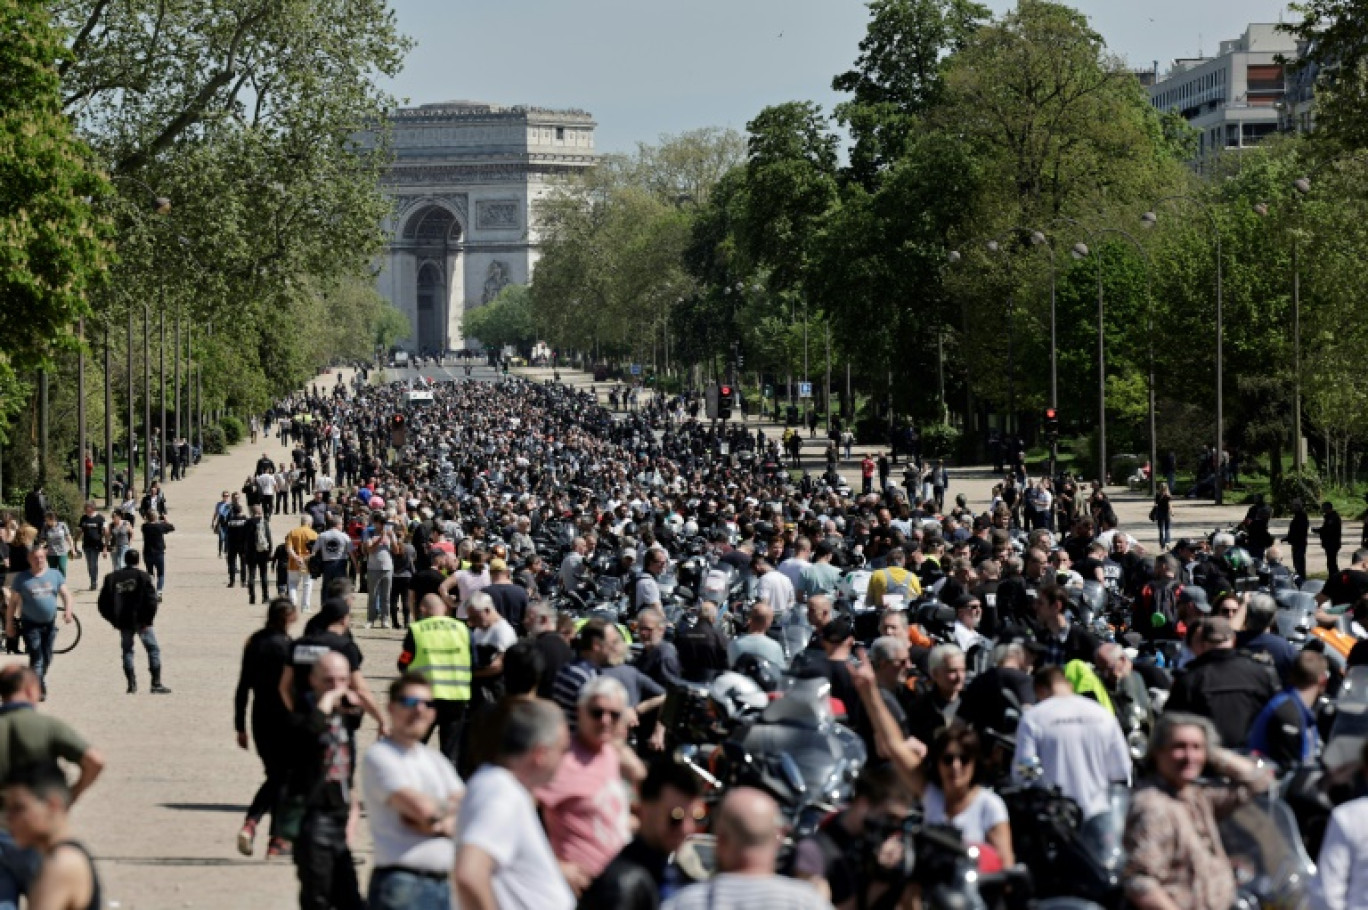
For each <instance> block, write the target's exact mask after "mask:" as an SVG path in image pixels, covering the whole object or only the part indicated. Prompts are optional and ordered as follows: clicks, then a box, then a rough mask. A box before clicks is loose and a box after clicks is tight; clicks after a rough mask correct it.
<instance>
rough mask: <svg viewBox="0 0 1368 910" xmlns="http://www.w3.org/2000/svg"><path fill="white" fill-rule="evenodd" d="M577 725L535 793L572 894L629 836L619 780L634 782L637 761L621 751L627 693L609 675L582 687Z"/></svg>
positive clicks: (638, 775)
mask: <svg viewBox="0 0 1368 910" xmlns="http://www.w3.org/2000/svg"><path fill="white" fill-rule="evenodd" d="M578 708H579V723H578V724H576V726H575V733H574V736H573V737H572V738H571V742H570V748H569V750H568V751H567V752H566V753H565V756H564V758H562V759H561V762H560V767H559V768H557V769H556V776H555V777H554V778H553V779H552V780H551V781H550V782H549V783H547V784H545V785H544V786H541V787H538V788H537V789H536V791H534V792H535V794H536V797H537V802H538V803H539V804H540V805H541V807H542V819H543V821H544V822H545V823H546V835H547V838H548V839H549V840H550V841H551V849H552V850H553V851H554V852H555V854H556V859H557V860H559V861H560V865H561V870H562V871H563V872H564V873H565V878H566V881H567V882H569V883H570V887H571V888H573V889H574V891H575V893H576V894H581V893H583V891H584V889H585V888H586V887H588V885H589V883H590V882H591V881H593V880H594V879H595V878H597V877H598V875H599V874H600V873H602V872H603V870H604V868H605V867H606V866H607V865H608V863H609V862H610V861H611V860H612V859H613V857H614V856H616V855H617V852H618V851H619V850H621V849H622V847H623V846H624V845H625V844H626V843H627V839H628V838H629V837H630V836H631V832H630V828H629V827H628V825H629V820H630V819H629V812H628V809H629V802H630V797H629V796H628V791H627V788H626V786H625V784H624V782H623V777H624V776H630V777H631V778H632V779H634V780H640V779H641V777H642V776H643V774H644V771H640V773H637V772H638V771H639V770H640V769H641V761H640V759H638V758H637V757H636V756H635V755H634V754H633V753H632V752H631V750H630V749H628V748H627V747H626V738H627V726H626V724H625V723H624V718H625V716H626V714H627V690H626V689H625V688H624V687H623V685H622V683H620V682H618V681H617V680H616V679H614V678H613V677H611V676H596V677H594V678H593V679H591V680H589V682H587V683H585V684H584V687H583V688H582V689H580V692H579V698H578Z"/></svg>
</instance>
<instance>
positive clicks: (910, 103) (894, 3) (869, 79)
mask: <svg viewBox="0 0 1368 910" xmlns="http://www.w3.org/2000/svg"><path fill="white" fill-rule="evenodd" d="M869 11H870V22H869V26H868V28H867V29H866V32H865V37H864V39H863V40H861V41H860V54H859V56H858V57H857V58H856V60H855V68H854V69H852V70H850V71H849V72H846V73H842V74H841V75H839V76H837V77H836V78H835V79H833V80H832V83H831V87H832V88H833V89H834V90H836V91H838V92H845V93H848V94H850V95H851V99H850V100H849V101H845V102H842V103H841V104H839V105H837V107H836V119H837V121H839V122H840V123H842V124H844V125H845V126H846V127H847V128H848V129H849V130H850V135H851V139H852V140H853V141H852V146H851V150H850V168H849V175H850V177H851V178H852V179H854V180H856V181H858V182H860V183H862V184H863V185H864V186H865V188H866V189H870V190H873V188H874V183H875V181H876V179H877V177H878V175H879V174H881V173H883V172H884V171H885V170H887V169H888V168H889V167H890V166H891V165H892V164H893V163H894V162H895V161H897V160H898V158H899V157H900V156H901V155H902V154H903V152H904V151H905V147H906V145H907V142H908V140H909V138H910V137H912V136H913V135H914V133H915V131H916V129H917V127H918V126H919V125H920V123H921V120H922V117H923V115H924V114H925V113H926V112H927V111H928V110H930V109H931V108H932V107H933V106H934V105H936V104H939V103H940V102H941V100H942V98H943V95H944V89H945V64H946V61H947V60H948V59H949V58H950V56H951V55H953V54H955V53H956V52H958V51H959V50H960V49H961V48H962V47H963V46H964V43H965V41H967V40H968V38H969V36H970V35H972V34H973V33H974V31H975V30H976V29H977V28H978V27H979V26H980V25H981V24H982V23H983V21H984V20H986V19H988V17H989V15H990V14H989V10H988V8H987V7H985V6H983V5H982V4H979V3H972V2H968V0H872V2H870V3H869Z"/></svg>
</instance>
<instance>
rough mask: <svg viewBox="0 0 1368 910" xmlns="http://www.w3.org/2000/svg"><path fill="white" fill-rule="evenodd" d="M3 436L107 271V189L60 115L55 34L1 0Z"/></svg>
mask: <svg viewBox="0 0 1368 910" xmlns="http://www.w3.org/2000/svg"><path fill="white" fill-rule="evenodd" d="M0 32H3V34H4V35H6V40H5V42H4V43H3V46H0V72H3V73H4V74H5V76H4V78H3V79H0V300H3V305H2V306H0V337H3V338H4V350H3V352H2V353H0V428H3V426H4V423H5V419H4V418H5V417H6V415H7V414H11V413H13V412H14V410H15V409H16V408H17V407H19V406H20V405H21V404H22V402H23V396H24V387H23V385H22V383H21V381H20V380H21V378H22V377H24V375H25V374H26V373H27V372H28V371H30V370H34V369H37V368H42V367H45V366H47V365H50V363H51V358H52V355H53V353H54V352H55V351H56V350H59V349H68V350H69V349H73V348H74V346H75V337H74V326H75V323H76V320H77V319H78V318H80V317H81V316H84V315H86V314H88V313H89V312H90V304H89V294H90V292H91V290H92V289H93V288H94V287H96V286H97V285H98V282H99V279H100V277H101V273H102V271H103V269H104V268H105V267H106V265H107V264H108V261H109V243H108V235H109V231H108V228H109V225H108V222H107V219H106V218H105V217H103V216H102V215H101V214H99V213H98V212H97V211H96V210H95V209H94V208H93V206H92V202H91V200H92V199H97V198H99V197H102V196H104V195H105V194H106V193H107V192H108V184H107V183H106V182H105V180H104V179H103V178H102V177H101V176H100V175H99V174H98V172H97V170H96V168H95V167H94V165H93V162H92V159H91V155H90V150H89V149H88V148H87V147H86V146H85V145H84V144H83V143H82V142H81V141H80V140H79V139H78V138H76V136H74V135H73V132H72V129H71V124H70V123H69V122H68V121H67V119H66V118H65V117H64V116H63V114H62V107H61V82H60V80H59V79H58V75H57V70H56V61H57V59H58V58H59V56H60V55H61V54H62V53H63V49H62V44H61V39H60V33H59V31H58V30H57V29H55V28H54V27H53V23H52V21H51V18H50V15H49V13H48V10H47V5H46V4H44V3H40V2H37V0H0Z"/></svg>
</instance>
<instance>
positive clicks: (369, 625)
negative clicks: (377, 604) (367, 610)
mask: <svg viewBox="0 0 1368 910" xmlns="http://www.w3.org/2000/svg"><path fill="white" fill-rule="evenodd" d="M366 628H367V629H374V628H375V623H373V622H368V623H366Z"/></svg>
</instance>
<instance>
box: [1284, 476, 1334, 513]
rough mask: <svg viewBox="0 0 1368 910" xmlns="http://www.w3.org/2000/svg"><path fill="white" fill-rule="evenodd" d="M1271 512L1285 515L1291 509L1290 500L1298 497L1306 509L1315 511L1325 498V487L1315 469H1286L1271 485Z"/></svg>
mask: <svg viewBox="0 0 1368 910" xmlns="http://www.w3.org/2000/svg"><path fill="white" fill-rule="evenodd" d="M1272 492H1273V501H1272V502H1271V505H1272V507H1273V514H1275V515H1287V514H1289V513H1290V512H1291V511H1292V501H1293V500H1294V499H1300V500H1301V501H1302V505H1304V506H1305V507H1306V509H1307V510H1308V511H1309V512H1311V513H1313V514H1314V513H1315V511H1316V507H1317V505H1318V504H1319V503H1321V502H1323V501H1324V499H1325V488H1324V486H1323V485H1322V483H1321V479H1320V476H1319V475H1318V474H1316V472H1315V471H1310V470H1304V471H1301V472H1298V471H1286V472H1284V473H1283V475H1282V477H1281V478H1280V479H1278V480H1276V481H1275V482H1274V483H1273V485H1272Z"/></svg>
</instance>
